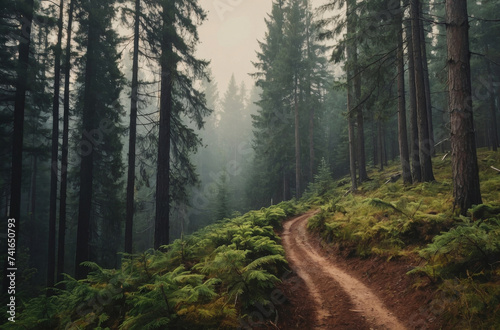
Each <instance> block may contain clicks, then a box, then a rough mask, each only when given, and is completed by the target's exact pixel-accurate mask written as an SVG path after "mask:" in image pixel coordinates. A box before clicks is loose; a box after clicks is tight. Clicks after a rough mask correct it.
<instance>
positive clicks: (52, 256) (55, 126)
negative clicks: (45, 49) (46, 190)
mask: <svg viewBox="0 0 500 330" xmlns="http://www.w3.org/2000/svg"><path fill="white" fill-rule="evenodd" d="M63 15H64V1H63V0H61V1H60V2H59V18H58V20H57V43H56V46H55V48H54V55H55V56H54V97H53V101H52V157H51V164H52V166H51V169H52V171H51V176H50V202H49V204H50V214H49V244H48V245H49V249H48V262H47V287H49V288H50V287H53V286H54V281H55V271H56V222H57V177H58V174H59V173H58V171H59V162H58V154H59V95H60V85H61V53H62V32H63V31H62V30H63Z"/></svg>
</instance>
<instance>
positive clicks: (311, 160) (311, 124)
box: [309, 107, 315, 182]
mask: <svg viewBox="0 0 500 330" xmlns="http://www.w3.org/2000/svg"><path fill="white" fill-rule="evenodd" d="M314 112H315V111H314V107H310V109H309V180H310V182H313V181H314V165H315V164H314V157H315V155H314Z"/></svg>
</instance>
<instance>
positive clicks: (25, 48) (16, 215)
mask: <svg viewBox="0 0 500 330" xmlns="http://www.w3.org/2000/svg"><path fill="white" fill-rule="evenodd" d="M18 5H19V7H18V8H19V11H20V12H19V14H20V15H19V18H20V26H21V28H22V29H21V30H20V31H19V33H20V35H19V46H18V47H19V48H18V60H17V72H16V73H17V75H16V84H15V89H16V92H15V99H14V100H15V101H14V121H13V122H14V129H13V133H12V134H13V135H12V158H11V161H12V167H11V183H10V189H11V192H10V208H9V218H13V219H15V220H16V226H15V233H16V237H19V234H20V224H21V219H20V216H21V184H22V169H23V133H24V113H25V107H26V91H27V90H28V84H27V82H28V72H29V65H30V59H29V57H30V45H31V28H32V27H31V24H32V21H33V12H34V7H33V0H25V1H21V2H19V3H18Z"/></svg>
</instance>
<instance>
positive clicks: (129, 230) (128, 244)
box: [125, 0, 141, 253]
mask: <svg viewBox="0 0 500 330" xmlns="http://www.w3.org/2000/svg"><path fill="white" fill-rule="evenodd" d="M140 10H141V1H140V0H135V8H134V11H135V12H134V50H133V52H134V54H133V59H132V91H131V95H130V128H129V130H130V131H129V145H128V148H129V149H128V174H127V210H126V216H125V252H126V253H132V242H133V224H134V192H135V145H136V135H137V104H138V94H139V78H138V74H139V37H140V35H139V32H140V30H139V28H140Z"/></svg>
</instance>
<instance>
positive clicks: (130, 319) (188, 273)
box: [3, 203, 298, 329]
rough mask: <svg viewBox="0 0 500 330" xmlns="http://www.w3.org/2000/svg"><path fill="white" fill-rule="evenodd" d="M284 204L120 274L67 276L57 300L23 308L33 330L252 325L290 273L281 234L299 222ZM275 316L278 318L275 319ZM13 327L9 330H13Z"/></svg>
mask: <svg viewBox="0 0 500 330" xmlns="http://www.w3.org/2000/svg"><path fill="white" fill-rule="evenodd" d="M297 212H298V209H297V208H296V206H295V205H293V204H292V203H281V204H279V205H277V206H272V207H270V208H267V209H262V210H259V211H252V212H249V213H247V214H245V215H243V216H240V217H237V218H234V219H224V220H222V221H219V222H217V223H215V224H213V225H210V226H208V227H206V228H203V229H202V230H200V231H198V232H196V233H195V234H193V235H191V236H189V237H186V238H185V239H183V240H176V241H175V242H174V243H173V244H171V245H169V246H165V247H164V248H163V249H162V251H147V252H145V253H143V254H141V255H135V256H127V257H126V258H124V262H123V264H122V266H121V268H120V269H111V270H109V269H102V268H101V267H99V266H98V265H96V264H93V263H87V266H88V267H90V268H91V269H92V272H91V274H90V275H89V276H88V278H86V279H84V280H80V281H77V280H75V279H73V278H71V277H67V280H66V281H65V282H64V284H65V286H66V289H64V290H59V291H58V293H57V294H56V295H55V296H52V297H49V298H47V297H45V295H42V296H40V297H38V298H35V299H32V300H30V301H27V302H24V303H23V305H22V306H21V307H20V309H21V310H22V312H21V314H20V315H19V316H18V317H17V319H16V324H15V325H16V326H18V327H20V328H23V327H24V328H27V329H118V328H119V329H224V328H237V327H240V326H242V325H245V322H247V321H246V320H247V317H246V315H248V314H250V313H252V312H253V311H254V310H255V309H256V307H257V306H265V305H266V304H267V303H268V302H269V301H270V299H271V298H272V297H271V293H272V291H273V288H274V287H275V285H276V283H278V282H279V281H280V280H279V277H281V275H282V274H283V272H284V271H285V270H286V266H287V262H286V260H285V257H284V251H283V247H282V246H281V244H280V238H279V237H278V236H277V235H276V234H275V229H277V228H278V227H280V226H281V221H283V220H284V219H286V218H287V217H290V216H292V215H295V214H296V213H297ZM269 316H270V317H272V315H269ZM11 327H12V324H11V323H7V324H5V325H4V326H3V328H5V329H10V328H11Z"/></svg>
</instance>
